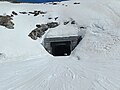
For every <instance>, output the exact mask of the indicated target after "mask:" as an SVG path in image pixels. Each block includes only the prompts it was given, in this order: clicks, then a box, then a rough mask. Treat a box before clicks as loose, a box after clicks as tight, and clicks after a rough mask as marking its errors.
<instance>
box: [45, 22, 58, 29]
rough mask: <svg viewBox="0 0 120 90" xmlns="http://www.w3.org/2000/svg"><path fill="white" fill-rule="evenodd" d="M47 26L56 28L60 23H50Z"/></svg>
mask: <svg viewBox="0 0 120 90" xmlns="http://www.w3.org/2000/svg"><path fill="white" fill-rule="evenodd" d="M46 25H48V28H55V27H57V26H58V25H59V23H58V22H50V23H47V24H46Z"/></svg>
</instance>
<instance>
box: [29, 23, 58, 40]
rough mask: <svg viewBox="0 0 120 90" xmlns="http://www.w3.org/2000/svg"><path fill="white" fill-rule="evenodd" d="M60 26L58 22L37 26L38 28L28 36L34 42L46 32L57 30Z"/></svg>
mask: <svg viewBox="0 0 120 90" xmlns="http://www.w3.org/2000/svg"><path fill="white" fill-rule="evenodd" d="M58 25H59V24H58V23H57V22H51V23H47V24H41V25H38V24H37V25H36V27H37V28H35V29H34V30H32V32H30V34H29V35H28V36H29V37H31V38H32V39H33V40H37V38H40V37H41V36H42V35H44V34H45V31H47V30H48V29H49V28H55V27H57V26H58Z"/></svg>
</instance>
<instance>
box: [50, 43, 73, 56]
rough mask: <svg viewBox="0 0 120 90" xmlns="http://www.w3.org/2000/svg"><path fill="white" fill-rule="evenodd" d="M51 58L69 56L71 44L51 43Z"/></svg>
mask: <svg viewBox="0 0 120 90" xmlns="http://www.w3.org/2000/svg"><path fill="white" fill-rule="evenodd" d="M51 47H52V48H51V49H52V50H51V51H52V55H53V56H69V55H70V54H71V42H70V41H64V42H51Z"/></svg>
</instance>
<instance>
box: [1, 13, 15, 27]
mask: <svg viewBox="0 0 120 90" xmlns="http://www.w3.org/2000/svg"><path fill="white" fill-rule="evenodd" d="M11 20H12V18H11V16H8V15H6V16H0V25H1V26H5V27H6V28H8V29H14V23H13V22H12V21H11Z"/></svg>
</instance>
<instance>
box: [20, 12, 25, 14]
mask: <svg viewBox="0 0 120 90" xmlns="http://www.w3.org/2000/svg"><path fill="white" fill-rule="evenodd" d="M19 13H20V14H27V12H19Z"/></svg>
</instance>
